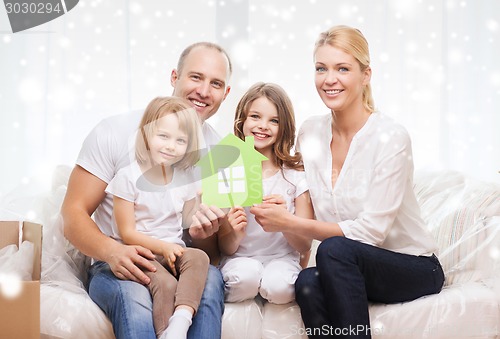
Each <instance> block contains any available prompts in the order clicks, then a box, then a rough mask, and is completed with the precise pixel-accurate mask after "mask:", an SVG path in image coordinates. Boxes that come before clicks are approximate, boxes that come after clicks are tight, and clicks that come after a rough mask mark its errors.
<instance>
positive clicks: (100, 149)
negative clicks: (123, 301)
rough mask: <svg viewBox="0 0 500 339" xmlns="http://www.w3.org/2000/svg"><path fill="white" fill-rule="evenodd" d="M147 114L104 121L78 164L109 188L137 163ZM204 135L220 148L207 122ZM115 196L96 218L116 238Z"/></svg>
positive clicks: (92, 134) (108, 198)
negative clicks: (137, 147) (123, 170)
mask: <svg viewBox="0 0 500 339" xmlns="http://www.w3.org/2000/svg"><path fill="white" fill-rule="evenodd" d="M142 114H143V111H134V112H131V113H127V114H121V115H115V116H112V117H109V118H106V119H104V120H102V121H101V122H100V123H99V124H97V125H96V127H94V129H93V130H92V131H91V132H90V133H89V135H88V136H87V138H85V141H84V142H83V145H82V149H81V150H80V154H79V155H78V159H77V161H76V164H77V165H79V166H80V167H82V168H84V169H85V170H86V171H88V172H90V173H91V174H93V175H95V176H96V177H98V178H99V179H101V180H102V181H104V182H105V183H106V184H108V183H109V182H110V181H111V179H113V177H114V176H115V175H116V173H118V170H120V168H122V167H125V166H127V165H129V164H130V163H131V162H132V161H134V160H135V158H134V155H135V152H134V149H135V148H134V144H135V135H136V132H137V128H138V126H139V122H140V120H141V118H142ZM202 134H203V137H204V138H205V140H207V141H208V143H209V144H216V143H218V140H220V137H219V136H218V135H217V133H216V132H215V130H214V129H213V128H212V126H210V125H209V124H208V123H207V122H205V123H203V124H202ZM112 213H113V196H112V195H111V194H109V193H107V194H106V196H105V198H104V200H103V201H102V202H101V204H100V205H99V206H98V207H97V209H96V210H95V212H94V214H93V218H94V220H95V222H96V224H97V225H98V226H99V229H100V230H101V231H102V232H103V233H104V234H106V235H108V236H111V235H113V229H112V222H111V221H112V217H111V216H112Z"/></svg>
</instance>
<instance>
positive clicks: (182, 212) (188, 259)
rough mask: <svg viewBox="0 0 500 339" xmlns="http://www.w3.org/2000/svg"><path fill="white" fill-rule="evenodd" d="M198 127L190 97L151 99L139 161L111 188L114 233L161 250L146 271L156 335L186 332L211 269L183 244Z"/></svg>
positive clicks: (120, 174)
mask: <svg viewBox="0 0 500 339" xmlns="http://www.w3.org/2000/svg"><path fill="white" fill-rule="evenodd" d="M199 133H200V123H199V118H198V115H197V114H196V112H195V110H194V109H193V108H192V107H191V106H190V105H189V103H188V102H186V101H184V100H183V99H181V98H175V97H164V98H156V99H154V100H153V101H151V103H150V104H149V105H148V107H147V108H146V111H145V112H144V115H143V117H142V120H141V122H140V125H139V131H138V133H137V137H136V144H135V158H136V161H134V162H132V163H131V164H130V165H129V166H127V167H125V168H123V169H121V170H120V171H119V172H118V173H117V174H116V176H115V177H114V178H113V180H111V182H110V183H109V185H108V187H107V188H106V191H107V192H109V193H111V194H112V195H113V196H114V197H113V214H114V223H115V224H114V225H113V227H114V234H115V235H116V236H117V237H118V239H120V240H121V241H123V242H124V243H126V244H134V245H141V246H144V247H146V248H148V249H150V250H151V251H152V252H153V253H154V254H156V256H157V260H156V261H153V264H154V265H155V267H156V272H148V271H146V272H145V273H146V274H147V275H148V276H149V278H150V279H151V282H150V284H149V285H148V288H149V290H150V292H151V295H152V297H153V323H154V326H155V331H156V334H157V336H158V337H159V338H175V339H179V338H186V336H187V331H188V329H189V326H190V325H191V321H192V317H193V315H194V314H195V312H196V311H197V309H198V306H199V303H200V300H201V295H202V293H203V289H204V286H205V280H206V276H207V271H208V265H209V259H208V256H207V255H206V254H205V252H203V251H201V250H198V249H194V248H186V245H185V243H184V242H183V241H182V238H181V237H182V233H183V227H182V221H183V220H188V214H189V212H190V211H192V210H194V207H195V195H196V187H195V185H194V182H195V180H193V177H192V171H191V167H192V166H193V165H194V164H195V163H196V161H197V160H198V158H199V154H198V146H199V145H198V143H199V138H198V136H199ZM174 311H175V312H174ZM167 326H168V327H167Z"/></svg>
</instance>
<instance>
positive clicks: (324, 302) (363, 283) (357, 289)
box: [295, 237, 444, 338]
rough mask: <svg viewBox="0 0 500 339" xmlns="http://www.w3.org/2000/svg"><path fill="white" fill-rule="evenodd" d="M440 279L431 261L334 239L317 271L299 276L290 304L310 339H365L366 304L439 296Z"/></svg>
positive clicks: (323, 247) (321, 251) (321, 253)
mask: <svg viewBox="0 0 500 339" xmlns="http://www.w3.org/2000/svg"><path fill="white" fill-rule="evenodd" d="M443 283H444V273H443V270H442V268H441V265H440V263H439V260H438V259H437V258H436V256H435V255H432V256H430V257H424V256H415V255H408V254H401V253H396V252H392V251H388V250H385V249H382V248H378V247H375V246H371V245H367V244H363V243H360V242H358V241H354V240H351V239H347V238H345V237H333V238H328V239H326V240H324V241H323V242H322V243H321V244H320V246H319V247H318V251H317V254H316V267H311V268H307V269H305V270H303V271H302V272H300V274H299V277H298V278H297V281H296V282H295V298H296V300H297V303H298V304H299V306H300V310H301V314H302V319H303V320H304V324H305V327H306V329H307V331H308V334H310V335H309V338H331V337H334V336H339V337H343V338H351V337H353V338H370V337H371V329H370V319H369V314H368V301H374V302H381V303H386V304H389V303H397V302H403V301H409V300H413V299H416V298H419V297H421V296H424V295H428V294H433V293H438V292H439V291H440V290H441V288H442V287H443Z"/></svg>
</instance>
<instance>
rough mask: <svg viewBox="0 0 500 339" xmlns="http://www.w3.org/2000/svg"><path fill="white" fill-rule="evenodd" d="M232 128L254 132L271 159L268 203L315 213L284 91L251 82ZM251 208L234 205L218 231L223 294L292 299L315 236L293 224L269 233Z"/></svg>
mask: <svg viewBox="0 0 500 339" xmlns="http://www.w3.org/2000/svg"><path fill="white" fill-rule="evenodd" d="M234 133H235V135H236V136H238V137H239V138H241V139H242V140H244V139H245V137H246V136H252V137H254V146H255V149H256V150H257V151H259V152H260V153H262V154H263V155H264V156H266V157H267V159H268V160H265V161H263V162H262V178H263V179H262V184H263V191H264V198H263V201H264V203H266V204H275V205H276V206H278V207H279V208H280V209H282V210H283V211H285V210H287V211H289V213H291V214H295V215H298V216H300V217H302V218H312V217H313V211H312V206H311V203H310V198H309V192H308V188H307V184H306V180H305V174H304V171H303V166H302V159H301V156H300V154H295V155H291V154H290V150H291V148H292V147H293V144H294V141H295V118H294V112H293V107H292V104H291V101H290V99H289V98H288V96H287V94H286V93H285V91H284V90H283V89H282V88H281V87H279V86H278V85H276V84H271V83H256V84H255V85H253V86H252V87H251V88H250V89H249V90H248V91H247V92H246V93H245V95H244V96H243V97H242V98H241V100H240V102H239V103H238V107H237V108H236V115H235V122H234ZM248 210H249V208H243V207H241V206H237V207H234V208H232V209H231V210H230V212H229V213H228V221H229V225H228V224H226V225H225V227H223V228H222V229H221V230H220V231H219V233H218V239H219V248H220V250H221V252H222V254H223V258H222V261H221V264H220V269H221V273H222V277H223V279H224V283H225V299H226V301H228V302H240V301H243V300H247V299H252V298H254V297H255V296H257V295H258V294H260V295H261V296H262V297H263V298H264V299H266V300H267V301H269V302H271V303H275V304H285V303H288V302H291V301H293V300H294V299H295V291H294V283H295V280H296V279H297V276H298V274H299V272H300V270H301V269H302V267H301V266H300V253H305V254H307V253H308V251H309V249H310V246H311V239H310V238H309V237H307V236H298V235H296V234H295V233H294V232H293V230H290V231H288V232H271V233H267V232H265V231H264V230H263V229H262V227H261V226H260V225H259V224H258V223H257V221H256V220H255V218H254V216H253V215H252V214H251V213H249V212H248ZM304 260H306V259H304Z"/></svg>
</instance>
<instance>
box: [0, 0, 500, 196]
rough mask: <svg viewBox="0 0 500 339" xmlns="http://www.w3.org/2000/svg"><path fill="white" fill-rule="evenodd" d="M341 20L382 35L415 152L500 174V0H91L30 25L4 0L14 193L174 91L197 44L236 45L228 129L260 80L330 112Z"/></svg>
mask: <svg viewBox="0 0 500 339" xmlns="http://www.w3.org/2000/svg"><path fill="white" fill-rule="evenodd" d="M335 24H347V25H351V26H356V27H358V28H360V29H361V30H362V31H363V33H364V34H365V36H366V37H367V39H368V41H369V43H370V49H371V57H372V69H373V78H372V85H373V87H374V97H375V103H376V106H377V107H378V109H379V110H381V111H383V112H385V113H386V114H389V115H391V116H393V117H395V118H396V119H397V120H398V121H400V122H401V123H403V124H404V125H405V126H406V127H407V128H408V130H409V131H410V134H411V135H412V138H413V147H414V156H415V165H416V168H417V169H422V168H432V169H437V168H451V169H455V170H459V171H463V172H465V173H468V174H470V175H472V176H475V177H478V178H481V179H486V180H490V181H496V182H500V174H499V173H498V171H499V170H500V151H499V150H500V134H499V129H500V115H499V113H500V112H499V107H500V63H499V60H500V1H497V0H475V1H472V0H463V1H461V0H443V1H435V0H385V1H374V0H310V1H305V0H297V1H293V0H275V1H265V0H224V1H211V0H191V1H165V0H147V1H135V0H120V1H117V0H115V1H102V0H95V1H89V0H80V2H79V3H78V5H77V6H76V7H75V8H74V9H73V10H71V11H70V12H68V13H67V14H66V15H64V16H62V17H60V18H58V19H56V20H54V21H51V22H49V23H47V24H44V25H42V26H38V27H36V28H33V29H30V30H28V31H25V32H19V33H16V34H12V33H10V26H9V23H8V19H7V15H6V12H5V10H4V7H3V6H0V74H1V76H0V141H1V143H0V157H1V159H2V168H1V170H0V174H1V175H0V197H1V196H2V195H4V194H7V193H9V192H11V191H12V190H13V189H14V188H16V187H19V186H20V185H21V186H22V185H32V184H33V178H34V177H36V178H44V180H43V183H42V185H44V184H45V185H46V184H48V183H49V182H50V179H49V175H50V173H51V171H52V170H53V168H54V166H56V165H57V164H69V165H72V164H73V163H74V161H75V159H76V156H77V154H78V151H79V148H80V145H81V143H82V141H83V138H84V137H85V135H86V134H87V133H88V132H89V131H90V129H91V128H92V127H93V126H94V125H95V124H96V123H97V122H98V121H99V120H101V119H102V118H103V117H106V116H109V115H113V114H117V113H120V112H124V111H127V110H129V109H138V108H143V107H145V105H146V104H147V103H148V102H149V100H150V99H152V98H153V97H154V96H158V95H169V94H171V87H170V83H169V75H170V71H171V69H172V68H174V67H175V64H176V61H177V58H178V56H179V54H180V52H181V50H182V49H183V48H184V47H185V46H186V45H188V44H189V43H192V42H195V41H199V40H212V41H217V42H219V43H220V44H222V45H223V46H224V47H226V48H227V50H228V51H229V52H230V54H231V55H232V57H233V62H234V64H235V72H234V76H233V79H232V80H233V81H232V85H233V90H232V92H231V94H230V96H229V97H228V99H227V102H226V103H225V104H223V106H222V110H221V113H220V114H219V115H218V116H216V117H214V118H212V119H211V122H212V123H214V124H217V125H218V126H219V128H220V129H221V130H222V132H223V133H228V132H230V130H231V125H230V122H231V121H232V116H233V112H234V108H235V106H236V103H237V101H238V100H239V98H240V97H241V95H242V94H243V92H244V91H245V90H246V89H247V88H248V86H249V85H251V84H253V83H254V82H256V81H272V82H276V83H278V84H280V85H281V86H283V87H284V88H285V89H286V90H287V91H288V93H289V95H290V96H291V98H292V100H293V102H294V105H295V108H296V114H297V120H298V122H299V124H300V123H301V122H302V121H303V120H304V119H305V118H307V117H308V116H309V115H313V114H323V113H327V110H326V109H325V108H324V106H323V105H322V103H321V101H320V100H319V97H318V95H317V93H316V92H315V89H314V85H313V63H312V48H313V44H314V41H315V39H316V36H317V35H318V33H319V32H321V31H323V30H326V29H327V28H328V27H329V26H331V25H335Z"/></svg>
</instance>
